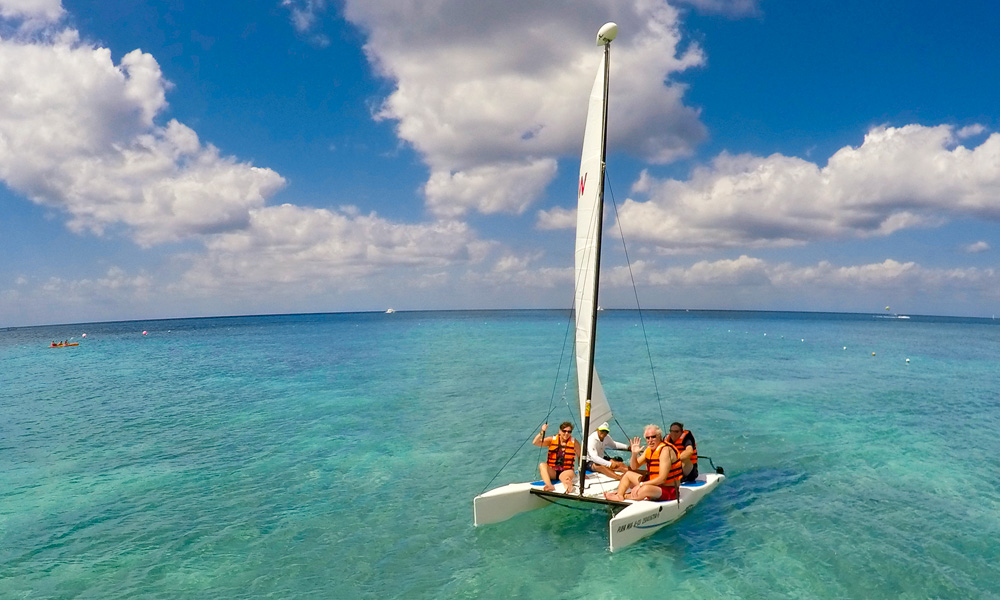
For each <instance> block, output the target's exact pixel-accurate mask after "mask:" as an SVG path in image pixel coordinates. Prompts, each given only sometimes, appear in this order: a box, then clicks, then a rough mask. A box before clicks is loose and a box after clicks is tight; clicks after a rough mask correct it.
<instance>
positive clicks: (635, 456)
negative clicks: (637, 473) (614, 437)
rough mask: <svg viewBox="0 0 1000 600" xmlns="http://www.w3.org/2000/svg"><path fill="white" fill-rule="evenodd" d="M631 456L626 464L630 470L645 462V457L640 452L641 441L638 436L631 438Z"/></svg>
mask: <svg viewBox="0 0 1000 600" xmlns="http://www.w3.org/2000/svg"><path fill="white" fill-rule="evenodd" d="M631 449H632V456H631V457H629V459H628V466H629V467H630V468H631V469H632V470H636V469H638V468H639V467H641V466H642V465H643V464H645V463H646V457H645V456H644V455H643V453H642V442H640V441H639V438H637V437H634V438H632V448H631Z"/></svg>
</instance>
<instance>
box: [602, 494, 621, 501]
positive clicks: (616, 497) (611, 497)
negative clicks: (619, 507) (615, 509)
mask: <svg viewBox="0 0 1000 600" xmlns="http://www.w3.org/2000/svg"><path fill="white" fill-rule="evenodd" d="M604 498H605V499H607V500H613V501H614V502H621V501H622V497H621V496H619V495H618V492H604Z"/></svg>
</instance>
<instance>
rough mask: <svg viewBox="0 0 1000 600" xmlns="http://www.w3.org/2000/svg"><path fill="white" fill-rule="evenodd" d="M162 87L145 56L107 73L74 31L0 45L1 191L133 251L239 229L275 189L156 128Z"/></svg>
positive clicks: (107, 60) (104, 53)
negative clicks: (115, 230) (124, 239)
mask: <svg viewBox="0 0 1000 600" xmlns="http://www.w3.org/2000/svg"><path fill="white" fill-rule="evenodd" d="M169 86H170V84H169V83H168V82H167V81H166V80H165V79H164V78H163V75H162V73H161V71H160V67H159V65H158V63H157V62H156V59H154V58H153V57H152V56H151V55H149V54H146V53H143V52H141V51H139V50H134V51H132V52H129V53H128V54H126V55H125V56H124V57H123V58H122V60H121V62H120V63H119V64H117V65H116V64H114V62H113V61H112V59H111V52H110V50H109V49H107V48H101V47H94V46H90V45H87V44H84V43H81V42H80V41H79V39H78V35H77V34H76V32H75V31H73V30H64V31H62V32H59V33H57V34H53V35H52V36H51V37H46V38H45V39H43V40H41V41H18V40H12V39H11V40H8V39H2V40H0V89H2V90H5V93H3V94H0V179H2V180H3V181H4V182H5V183H6V184H7V185H8V186H9V187H10V188H11V189H13V190H15V191H17V192H20V193H22V194H24V195H25V196H27V197H28V198H30V199H31V200H32V201H34V202H36V203H39V204H43V205H46V206H50V207H54V208H57V209H60V210H62V211H65V212H66V213H68V215H69V226H70V227H71V228H72V229H74V230H76V231H89V232H93V233H96V234H102V233H104V232H105V231H106V229H107V228H108V227H113V226H121V227H123V228H124V229H125V230H126V231H127V232H128V234H129V235H130V236H131V237H132V238H133V239H134V240H135V241H137V242H138V243H140V244H142V245H152V244H157V243H163V242H168V241H174V240H180V239H184V238H186V237H190V236H195V235H199V234H205V233H211V232H216V231H225V230H228V229H233V228H240V227H245V226H246V225H247V223H248V221H249V211H250V209H253V208H258V207H261V206H263V205H264V203H265V200H266V199H267V198H268V197H270V196H271V195H273V194H274V193H275V192H276V191H277V190H278V189H279V188H280V187H281V186H282V185H283V184H284V180H283V179H282V178H281V176H279V175H278V174H277V173H275V172H274V171H271V170H270V169H263V168H258V167H253V166H252V165H249V164H245V163H240V162H238V161H237V160H236V159H234V158H232V157H224V156H221V155H220V153H219V151H218V149H216V148H215V147H213V146H211V145H203V144H202V143H201V142H200V141H199V140H198V136H197V134H196V133H195V132H194V131H193V130H191V129H190V128H188V127H186V126H185V125H183V124H181V123H179V122H177V121H173V120H172V121H170V122H169V123H167V124H166V125H165V126H160V125H158V124H157V123H156V121H155V119H156V117H157V116H158V115H159V114H160V113H161V112H162V111H163V110H164V108H165V107H166V91H167V89H168V88H169Z"/></svg>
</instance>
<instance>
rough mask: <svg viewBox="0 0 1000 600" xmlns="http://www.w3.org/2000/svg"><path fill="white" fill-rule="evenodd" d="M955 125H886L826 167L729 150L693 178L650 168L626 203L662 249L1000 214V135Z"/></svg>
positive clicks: (637, 231) (878, 232) (637, 233)
mask: <svg viewBox="0 0 1000 600" xmlns="http://www.w3.org/2000/svg"><path fill="white" fill-rule="evenodd" d="M958 140H959V137H958V136H957V134H956V132H955V131H954V128H953V127H951V126H947V125H940V126H936V127H925V126H920V125H907V126H904V127H898V128H897V127H878V128H875V129H872V130H871V131H869V132H868V134H867V135H866V136H865V139H864V142H863V143H862V144H861V145H860V146H858V147H856V148H855V147H845V148H842V149H841V150H839V151H837V152H836V153H835V154H834V155H833V156H832V157H830V159H829V161H828V163H827V164H826V166H820V165H818V164H815V163H812V162H809V161H806V160H803V159H801V158H796V157H790V156H782V155H780V154H774V155H771V156H767V157H760V156H752V155H738V156H733V155H729V154H725V153H724V154H721V155H719V156H718V157H716V158H715V160H714V161H713V162H712V163H711V164H710V165H709V166H705V167H701V168H698V169H696V170H695V171H694V172H693V173H692V175H691V177H690V178H689V179H688V180H687V181H677V180H657V179H655V178H653V177H651V176H649V174H648V173H646V174H644V175H643V176H642V177H640V179H639V180H638V181H637V182H636V185H635V186H633V190H632V191H633V193H635V194H642V195H645V196H646V197H647V198H648V199H646V200H637V199H630V200H627V201H626V202H625V203H624V204H623V206H622V207H621V208H620V210H619V216H620V218H621V222H622V226H623V229H624V230H625V231H626V235H628V236H629V237H630V239H640V240H643V241H645V242H648V243H649V244H651V245H654V246H656V247H658V248H660V249H661V250H664V251H671V250H677V249H685V248H687V249H696V248H708V247H716V248H718V247H764V246H792V245H800V244H804V243H807V242H809V241H815V240H820V239H843V238H858V237H871V236H885V235H889V234H892V233H893V232H895V231H899V230H901V229H906V228H912V227H925V226H934V225H939V224H941V223H944V222H946V221H947V220H949V219H952V218H956V217H961V216H973V217H977V218H982V219H988V220H1000V170H998V169H997V165H998V164H1000V134H996V133H994V134H992V135H990V136H989V137H987V138H986V139H985V140H984V141H983V142H982V143H981V144H980V145H979V146H976V147H974V148H966V147H965V146H962V145H960V144H959V143H958Z"/></svg>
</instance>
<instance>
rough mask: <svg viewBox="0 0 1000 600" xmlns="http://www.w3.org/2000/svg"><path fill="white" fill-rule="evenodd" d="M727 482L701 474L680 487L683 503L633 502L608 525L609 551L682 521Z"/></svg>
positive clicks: (713, 475)
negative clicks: (706, 497)
mask: <svg viewBox="0 0 1000 600" xmlns="http://www.w3.org/2000/svg"><path fill="white" fill-rule="evenodd" d="M725 478H726V477H725V475H718V474H716V473H706V474H702V475H700V476H699V477H698V481H696V482H692V483H688V484H684V485H682V486H681V489H680V500H670V501H668V502H650V501H648V500H643V501H640V502H632V503H631V504H630V505H629V506H628V508H626V509H624V510H622V511H621V512H620V513H618V514H617V515H615V516H614V517H613V518H612V519H611V521H610V522H609V523H608V530H609V533H610V538H611V542H610V545H609V547H610V550H611V551H612V552H614V551H616V550H621V549H622V548H624V547H626V546H629V545H631V544H634V543H635V542H638V541H639V540H641V539H642V538H644V537H648V536H650V535H653V534H654V533H656V532H657V531H659V530H660V529H662V528H663V527H665V526H667V525H669V524H671V523H673V522H674V521H676V520H677V519H679V518H681V517H683V516H684V514H685V513H687V511H689V510H691V509H692V508H694V506H695V505H696V504H698V503H699V502H701V499H702V498H704V497H705V496H707V495H708V494H709V492H711V491H712V490H714V489H715V488H716V487H717V486H718V485H719V484H720V483H721V482H722V480H723V479H725Z"/></svg>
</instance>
